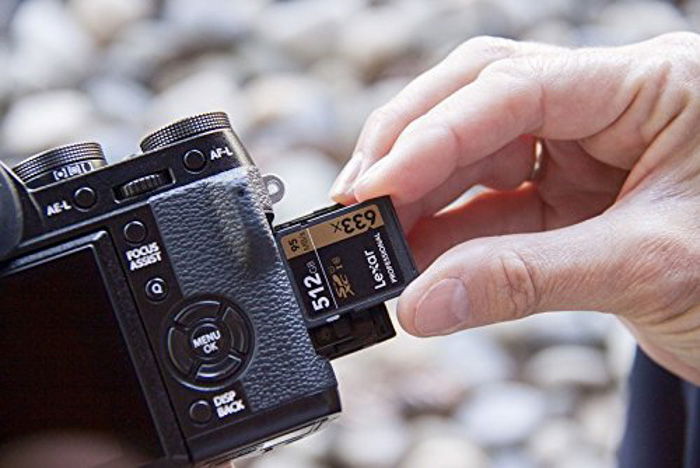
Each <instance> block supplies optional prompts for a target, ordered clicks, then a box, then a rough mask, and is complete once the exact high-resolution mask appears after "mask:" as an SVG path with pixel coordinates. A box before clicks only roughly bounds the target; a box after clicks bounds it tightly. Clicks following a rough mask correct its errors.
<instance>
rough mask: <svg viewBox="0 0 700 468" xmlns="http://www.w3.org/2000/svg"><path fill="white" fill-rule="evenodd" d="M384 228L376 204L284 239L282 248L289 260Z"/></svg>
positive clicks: (380, 213)
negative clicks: (372, 230)
mask: <svg viewBox="0 0 700 468" xmlns="http://www.w3.org/2000/svg"><path fill="white" fill-rule="evenodd" d="M381 226H384V219H383V218H382V212H381V211H380V210H379V207H378V206H377V205H376V204H372V205H368V206H364V207H362V208H358V209H356V210H355V211H351V212H350V213H347V214H343V215H340V216H337V217H335V218H333V219H331V220H329V221H324V222H322V223H320V224H317V225H314V226H311V227H309V228H306V229H304V230H302V231H298V232H295V233H293V234H288V235H286V236H284V237H282V248H283V249H284V255H285V257H287V260H291V259H293V258H294V257H298V256H299V255H304V254H305V253H308V252H311V251H313V250H314V249H320V248H323V247H326V246H327V245H330V244H334V243H336V242H340V241H342V240H345V239H348V238H350V237H353V236H358V235H360V234H362V233H364V232H367V231H369V230H371V229H376V228H379V227H381Z"/></svg>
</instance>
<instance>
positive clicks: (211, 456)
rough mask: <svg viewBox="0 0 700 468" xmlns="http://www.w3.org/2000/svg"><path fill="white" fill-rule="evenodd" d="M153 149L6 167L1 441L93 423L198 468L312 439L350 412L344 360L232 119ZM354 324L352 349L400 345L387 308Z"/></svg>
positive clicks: (78, 149) (77, 148) (94, 149)
mask: <svg viewBox="0 0 700 468" xmlns="http://www.w3.org/2000/svg"><path fill="white" fill-rule="evenodd" d="M141 147H142V149H143V150H144V153H143V154H139V155H137V156H135V157H131V158H129V159H126V160H124V161H122V162H120V163H117V164H113V165H110V166H106V162H105V160H104V157H103V156H102V154H101V151H100V148H99V146H98V145H96V144H91V143H86V144H77V145H70V146H65V147H61V148H58V149H55V150H51V151H49V152H46V153H42V154H40V155H37V156H34V157H33V158H30V159H28V160H26V161H24V162H23V163H21V164H19V165H18V166H16V167H15V168H14V169H13V170H12V171H11V170H9V169H7V168H4V169H3V168H2V167H0V222H2V223H3V226H2V227H0V330H1V331H2V335H3V337H2V338H0V362H1V364H0V368H1V369H2V373H1V374H0V420H2V424H0V444H3V443H11V442H12V441H14V440H19V439H21V438H22V437H24V436H28V435H34V434H37V433H41V434H44V433H46V434H51V433H52V432H56V431H66V430H68V431H71V430H77V431H83V432H84V431H88V432H89V433H95V434H107V435H109V436H110V437H116V438H117V439H118V440H120V441H122V442H124V445H125V446H129V447H134V448H136V449H137V450H138V451H139V452H140V453H143V454H146V455H147V456H148V459H149V461H148V463H147V464H148V466H180V465H183V466H189V465H193V464H194V465H208V464H213V463H216V462H218V461H223V460H226V459H231V458H236V457H239V456H242V455H244V454H247V453H250V452H255V451H261V450H262V451H265V450H268V449H270V448H271V447H274V446H276V445H278V444H280V443H283V442H289V441H292V440H296V439H298V438H301V437H303V436H304V435H306V434H308V433H311V432H313V431H315V430H316V429H318V428H319V427H320V426H321V425H323V424H324V423H325V422H326V421H328V420H329V419H331V418H333V417H334V415H337V414H338V413H339V411H340V402H339V397H338V392H337V383H336V380H335V376H334V373H333V370H332V368H331V366H330V363H329V360H328V358H329V357H335V356H336V355H338V353H336V354H335V355H332V356H328V355H326V356H324V355H323V353H321V352H319V349H318V346H319V345H318V343H316V344H315V343H314V341H313V340H312V337H313V336H314V333H313V331H314V330H311V333H310V330H309V328H310V327H309V324H308V323H307V320H305V318H304V316H303V314H302V313H301V312H300V306H299V301H298V298H297V297H296V296H295V291H294V288H293V287H292V284H291V282H290V278H289V273H288V271H287V269H286V266H285V263H284V260H283V258H282V256H281V253H280V249H279V247H278V245H277V243H276V240H275V236H274V232H273V228H272V226H271V222H272V200H271V198H270V193H269V192H268V187H267V185H266V180H265V178H264V177H263V176H262V175H261V174H260V172H259V170H258V168H257V167H256V166H255V165H254V164H253V162H252V161H251V159H250V157H249V156H248V154H247V152H246V151H245V149H244V148H243V146H242V145H241V143H240V141H239V140H238V138H237V137H236V135H235V134H234V132H233V130H232V129H231V127H230V125H229V122H228V118H227V117H226V115H225V114H222V113H211V114H202V115H198V116H195V117H191V118H189V119H185V120H182V121H179V122H176V123H174V124H172V125H170V126H168V127H165V128H164V129H161V130H159V131H157V132H155V133H154V134H152V135H150V136H149V137H146V138H145V139H144V140H143V141H142V143H141ZM353 314H356V315H357V314H360V316H358V317H355V318H354V319H346V318H344V319H343V320H345V321H346V325H347V320H356V322H355V325H357V320H360V321H361V322H362V324H363V327H362V329H363V330H364V331H363V334H362V335H361V336H359V335H358V336H353V337H351V340H350V341H351V342H352V343H351V345H350V346H349V347H348V348H346V349H347V350H348V352H349V351H354V350H356V349H360V348H362V347H365V346H367V345H370V344H373V343H375V342H378V341H381V340H383V339H386V338H388V337H390V336H393V328H391V324H390V322H389V323H388V325H387V321H388V319H386V318H385V317H386V310H385V309H384V308H383V305H379V306H374V307H372V308H370V309H369V310H368V311H366V312H363V311H353ZM378 317H380V318H382V319H379V320H378ZM337 319H338V317H335V319H334V321H335V322H337V323H339V321H338V320H337ZM368 323H369V324H380V325H381V327H382V329H381V330H380V331H376V330H374V328H372V327H374V325H372V326H370V329H369V333H368V332H367V330H368V328H367V324H368ZM324 326H326V327H330V326H336V325H331V321H330V320H329V321H328V323H326V324H321V325H320V326H319V327H317V329H316V331H318V330H321V329H322V327H324ZM387 326H388V327H389V329H387V328H386V327H387ZM350 329H352V323H350ZM358 329H359V328H358ZM321 335H322V336H323V337H325V339H326V340H327V341H328V339H330V340H331V341H332V340H333V336H334V335H333V334H332V333H330V334H329V332H328V330H325V331H324V332H323V333H322V334H321ZM347 335H348V334H347V333H346V334H345V338H344V339H345V340H346V341H347ZM317 336H320V335H318V333H317ZM329 337H330V338H329ZM328 344H329V343H327V342H326V343H324V345H328ZM331 344H332V343H331ZM335 349H336V350H337V348H335Z"/></svg>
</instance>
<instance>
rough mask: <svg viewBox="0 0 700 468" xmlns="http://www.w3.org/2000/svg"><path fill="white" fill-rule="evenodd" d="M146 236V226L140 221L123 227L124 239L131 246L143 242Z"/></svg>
mask: <svg viewBox="0 0 700 468" xmlns="http://www.w3.org/2000/svg"><path fill="white" fill-rule="evenodd" d="M147 235H148V230H147V229H146V225H145V224H143V223H142V222H141V221H131V222H130V223H128V224H127V225H126V226H124V238H125V239H126V240H127V242H129V243H131V244H138V243H140V242H143V241H144V240H145V239H146V236H147Z"/></svg>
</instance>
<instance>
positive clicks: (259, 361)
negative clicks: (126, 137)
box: [150, 166, 336, 411]
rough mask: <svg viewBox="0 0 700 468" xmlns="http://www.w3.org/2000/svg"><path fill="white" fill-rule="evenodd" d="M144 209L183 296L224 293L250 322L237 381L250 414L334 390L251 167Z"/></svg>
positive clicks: (175, 193) (266, 199)
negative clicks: (250, 344)
mask: <svg viewBox="0 0 700 468" xmlns="http://www.w3.org/2000/svg"><path fill="white" fill-rule="evenodd" d="M150 204H151V207H152V209H153V212H154V215H155V218H156V221H157V223H158V227H159V230H160V233H161V235H162V237H163V240H164V243H165V248H166V250H167V252H168V254H169V256H170V259H171V262H172V264H173V267H174V270H175V273H176V276H177V279H178V283H179V285H180V288H181V289H182V292H183V294H184V295H185V296H186V297H193V296H198V295H204V294H214V295H218V296H223V297H225V298H227V299H229V300H231V301H232V302H234V303H235V304H236V305H238V307H239V308H240V309H241V310H242V311H243V313H245V314H246V315H247V316H248V318H249V319H250V321H251V323H252V325H253V329H254V333H255V351H254V355H253V357H252V359H251V362H250V364H249V367H248V369H247V370H246V371H245V372H244V374H243V375H242V377H241V379H240V380H241V382H242V383H243V386H244V388H245V392H246V394H247V397H248V400H249V403H250V406H251V408H252V409H253V410H254V411H259V410H264V409H267V408H272V407H275V406H278V405H280V404H282V403H284V402H287V401H290V400H293V399H296V398H299V397H302V396H306V395H310V394H313V393H317V392H319V391H323V390H326V389H328V388H331V387H335V386H336V381H335V376H334V374H333V371H332V369H331V367H330V365H329V363H328V362H327V361H326V360H325V359H323V358H321V357H319V356H318V355H317V354H316V352H315V350H314V347H313V345H312V343H311V340H310V338H309V335H308V332H307V330H306V327H305V325H304V322H303V320H302V316H301V311H300V310H299V306H298V304H297V301H296V298H295V296H294V293H293V291H292V287H291V284H290V281H289V278H288V276H287V274H286V271H285V269H284V266H283V264H282V260H281V258H280V255H279V252H278V250H277V247H276V243H275V241H274V238H273V235H272V231H271V228H270V225H269V223H268V221H267V218H266V216H265V208H266V205H268V206H269V197H268V196H267V191H266V190H265V188H264V185H263V184H262V179H261V177H260V174H259V172H258V169H257V168H256V167H255V166H243V167H240V168H237V169H234V170H230V171H227V172H223V173H220V174H218V175H216V176H213V177H210V178H207V179H203V180H201V181H198V182H195V183H193V184H190V185H187V186H184V187H179V188H177V189H174V190H170V191H167V192H165V193H163V194H161V195H157V196H155V197H153V198H152V199H151V200H150Z"/></svg>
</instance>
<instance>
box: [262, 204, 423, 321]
mask: <svg viewBox="0 0 700 468" xmlns="http://www.w3.org/2000/svg"><path fill="white" fill-rule="evenodd" d="M276 237H277V241H278V243H279V246H280V247H281V250H282V252H283V254H284V258H285V260H286V263H287V267H288V270H289V272H290V276H291V277H292V281H293V284H294V287H295V290H296V292H297V297H298V298H299V300H300V301H299V302H300V303H301V304H302V306H303V308H304V309H305V312H306V316H307V317H308V318H310V319H316V318H319V317H324V316H328V315H331V314H334V313H337V312H342V311H344V310H351V309H353V308H355V309H358V310H359V309H362V308H364V307H369V306H372V305H376V304H378V303H380V302H383V301H386V300H388V299H390V298H392V297H395V296H396V295H398V294H400V292H401V291H402V290H403V288H404V287H405V286H406V284H407V281H410V280H412V279H413V277H415V274H416V273H415V266H414V265H413V260H412V259H411V258H410V253H409V252H408V250H407V247H406V244H405V240H404V238H403V232H402V231H401V227H400V225H399V222H398V219H397V217H396V214H395V212H394V210H393V206H392V205H391V201H390V199H389V197H382V198H377V199H374V200H369V201H367V202H364V203H361V204H359V205H355V206H351V207H340V206H339V207H333V208H330V209H327V210H324V211H323V212H322V213H321V214H318V213H314V214H312V215H309V216H308V217H306V218H302V219H300V220H297V221H296V222H291V223H289V224H287V225H285V226H282V227H281V228H280V229H279V230H278V231H277V235H276Z"/></svg>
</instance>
